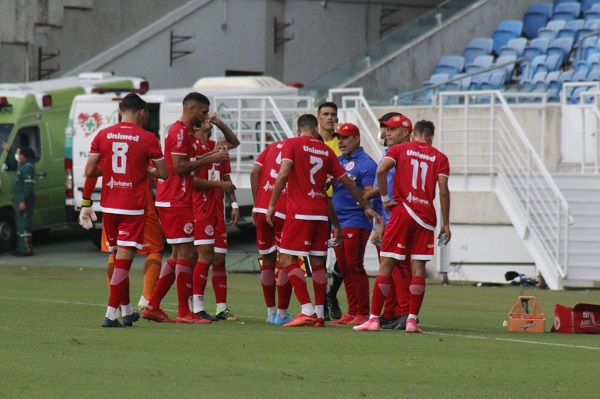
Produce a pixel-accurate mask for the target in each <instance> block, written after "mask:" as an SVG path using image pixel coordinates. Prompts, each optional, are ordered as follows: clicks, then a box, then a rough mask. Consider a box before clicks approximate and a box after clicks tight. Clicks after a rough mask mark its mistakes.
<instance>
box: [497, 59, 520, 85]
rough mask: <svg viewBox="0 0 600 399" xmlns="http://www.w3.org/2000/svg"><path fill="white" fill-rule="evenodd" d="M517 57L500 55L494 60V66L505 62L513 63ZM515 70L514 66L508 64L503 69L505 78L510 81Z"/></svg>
mask: <svg viewBox="0 0 600 399" xmlns="http://www.w3.org/2000/svg"><path fill="white" fill-rule="evenodd" d="M516 59H517V57H516V56H514V55H512V54H510V55H501V56H500V57H498V58H497V59H496V64H498V65H500V64H504V63H505V62H509V61H514V60H516ZM514 70H515V64H514V63H513V64H508V65H506V66H505V67H504V73H505V75H506V77H507V78H508V79H510V78H511V77H512V74H513V71H514Z"/></svg>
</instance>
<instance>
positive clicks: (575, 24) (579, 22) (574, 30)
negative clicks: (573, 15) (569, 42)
mask: <svg viewBox="0 0 600 399" xmlns="http://www.w3.org/2000/svg"><path fill="white" fill-rule="evenodd" d="M584 24H585V21H584V20H583V19H572V20H570V21H567V23H566V24H565V27H564V28H563V29H561V30H559V31H558V36H557V37H570V38H571V39H573V40H577V34H578V32H579V31H580V30H581V29H583V26H584Z"/></svg>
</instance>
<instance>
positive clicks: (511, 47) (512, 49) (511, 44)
mask: <svg viewBox="0 0 600 399" xmlns="http://www.w3.org/2000/svg"><path fill="white" fill-rule="evenodd" d="M525 46H527V39H526V38H524V37H515V38H513V39H510V40H509V41H508V43H506V45H505V46H502V48H501V49H500V53H499V54H498V55H499V56H503V55H514V56H515V57H517V58H519V57H521V56H522V55H523V50H525Z"/></svg>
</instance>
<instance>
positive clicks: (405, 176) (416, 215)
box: [385, 141, 450, 230]
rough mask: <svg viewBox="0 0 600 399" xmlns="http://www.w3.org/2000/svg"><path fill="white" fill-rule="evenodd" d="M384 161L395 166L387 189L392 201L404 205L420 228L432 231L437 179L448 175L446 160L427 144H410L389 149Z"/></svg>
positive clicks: (434, 224) (434, 219)
mask: <svg viewBox="0 0 600 399" xmlns="http://www.w3.org/2000/svg"><path fill="white" fill-rule="evenodd" d="M385 158H388V159H391V160H392V161H394V162H395V163H396V175H395V176H394V187H393V189H392V190H391V191H392V192H393V193H394V201H396V202H401V203H402V204H404V207H405V208H406V210H407V211H408V213H409V214H410V215H411V216H412V217H413V219H415V220H416V221H417V222H418V223H419V224H420V225H421V226H423V227H425V228H427V229H429V230H434V229H435V226H436V223H437V218H436V213H435V208H434V206H433V200H434V199H435V190H436V185H437V181H438V176H446V177H448V176H449V175H450V165H449V163H448V157H446V155H444V154H443V153H441V152H440V151H438V150H437V149H435V148H433V147H432V146H430V145H429V144H427V143H422V142H418V141H410V142H407V143H402V144H396V145H394V146H392V147H391V148H390V149H389V150H388V152H387V153H386V154H385ZM388 191H389V187H388Z"/></svg>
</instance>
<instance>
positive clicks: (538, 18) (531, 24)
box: [523, 4, 550, 39]
mask: <svg viewBox="0 0 600 399" xmlns="http://www.w3.org/2000/svg"><path fill="white" fill-rule="evenodd" d="M548 5H549V4H548ZM530 8H531V7H530ZM549 19H550V16H549V15H548V14H545V13H542V12H537V11H530V10H528V11H527V12H526V13H525V15H523V34H524V35H525V37H527V38H528V39H533V38H536V37H537V35H538V30H539V29H540V28H542V27H544V26H545V25H546V22H548V20H549Z"/></svg>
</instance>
